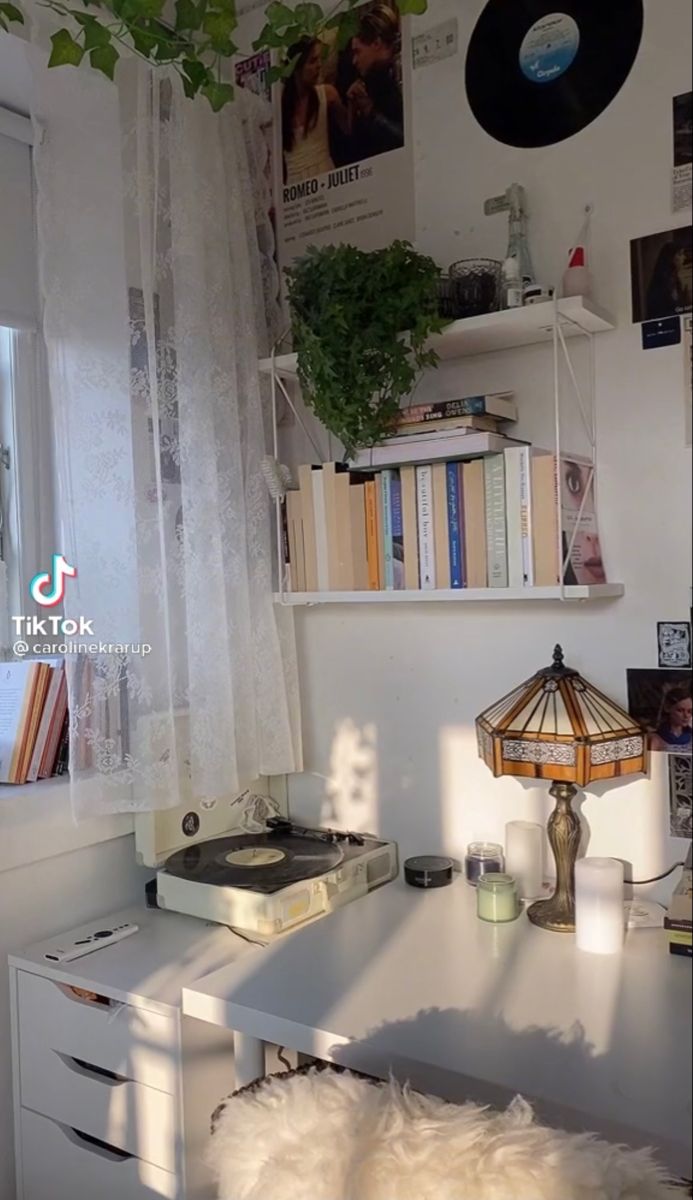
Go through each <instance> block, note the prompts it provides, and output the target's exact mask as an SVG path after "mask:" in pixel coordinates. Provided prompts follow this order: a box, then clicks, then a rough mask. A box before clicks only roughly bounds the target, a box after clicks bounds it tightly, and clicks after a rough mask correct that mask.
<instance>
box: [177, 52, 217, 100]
mask: <svg viewBox="0 0 693 1200" xmlns="http://www.w3.org/2000/svg"><path fill="white" fill-rule="evenodd" d="M181 68H182V70H183V74H184V75H185V76H186V77H187V80H188V82H189V83H190V85H191V86H192V87H193V88H194V91H195V92H199V90H200V88H201V87H203V86H204V84H205V83H207V82H208V81H209V79H210V74H209V68H208V67H206V66H205V65H204V63H201V62H200V60H199V58H184V59H183V61H182V63H181ZM183 86H184V87H185V79H184V80H183ZM186 94H187V93H186Z"/></svg>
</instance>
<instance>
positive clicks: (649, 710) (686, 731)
mask: <svg viewBox="0 0 693 1200" xmlns="http://www.w3.org/2000/svg"><path fill="white" fill-rule="evenodd" d="M626 675H627V679H628V712H629V713H630V715H631V716H632V717H633V718H634V719H635V720H636V721H637V722H638V723H639V724H640V725H642V727H643V729H644V730H645V731H646V732H647V733H649V735H650V749H651V750H660V751H663V752H664V753H666V754H681V755H683V754H690V753H691V723H692V719H693V714H692V709H693V706H692V703H691V672H690V671H678V670H671V669H668V670H651V669H648V668H645V669H642V670H641V669H640V668H638V667H631V668H629V669H628V671H627V672H626Z"/></svg>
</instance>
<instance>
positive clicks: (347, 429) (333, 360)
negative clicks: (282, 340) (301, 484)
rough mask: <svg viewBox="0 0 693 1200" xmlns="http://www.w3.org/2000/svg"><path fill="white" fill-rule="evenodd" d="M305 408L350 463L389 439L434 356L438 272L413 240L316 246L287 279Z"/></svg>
mask: <svg viewBox="0 0 693 1200" xmlns="http://www.w3.org/2000/svg"><path fill="white" fill-rule="evenodd" d="M286 275H287V279H288V288H289V292H288V294H289V305H290V308H291V324H292V335H293V344H294V349H295V350H296V352H297V358H298V377H299V381H300V384H301V391H302V395H303V398H304V400H305V401H306V402H307V403H308V404H309V405H310V407H311V408H312V409H313V410H314V412H315V414H316V416H317V417H318V418H319V419H320V420H321V421H322V423H323V425H325V427H326V428H327V429H329V430H330V431H331V432H332V433H333V434H334V435H335V436H336V437H338V438H339V440H340V441H341V443H342V445H343V446H344V450H345V455H346V457H347V458H352V457H353V456H354V454H355V452H356V451H357V450H359V449H361V448H363V447H368V446H373V445H375V444H376V443H377V442H379V441H382V439H383V438H384V437H386V436H387V435H388V434H389V433H391V432H392V428H393V425H394V423H395V420H396V418H397V415H398V413H399V407H400V400H401V399H402V398H403V397H404V396H407V395H409V394H410V393H411V391H412V389H413V388H414V386H415V384H416V382H417V379H418V376H419V374H420V372H421V371H422V370H423V369H424V368H425V367H434V366H436V364H437V362H438V356H437V354H436V353H435V351H434V350H432V349H430V348H428V347H427V345H426V343H427V339H428V337H429V335H430V334H431V333H435V332H439V331H440V330H441V329H442V328H443V327H444V325H445V321H443V320H442V319H441V317H440V316H439V311H438V283H439V278H440V269H439V268H438V267H437V266H436V264H435V263H434V261H433V259H431V258H428V257H427V256H426V255H423V254H419V253H418V252H417V251H416V250H415V249H414V248H413V246H411V245H410V243H409V242H402V241H397V242H393V243H392V244H391V245H389V246H386V247H385V248H384V249H383V250H374V251H370V252H368V251H365V250H358V249H357V248H356V247H355V246H349V245H342V246H323V247H321V248H317V247H315V246H312V247H310V248H309V249H308V251H307V252H306V254H305V255H304V257H303V258H301V259H299V260H298V262H296V263H295V264H294V265H293V266H292V267H290V268H289V269H288V270H287V272H286Z"/></svg>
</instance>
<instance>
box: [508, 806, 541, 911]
mask: <svg viewBox="0 0 693 1200" xmlns="http://www.w3.org/2000/svg"><path fill="white" fill-rule="evenodd" d="M543 850H544V830H543V828H542V826H541V825H537V824H535V822H533V821H508V823H507V825H506V826H505V869H506V871H507V872H508V874H509V875H512V876H513V877H514V878H515V879H516V880H517V890H518V892H519V893H520V896H521V898H522V899H523V900H534V899H535V897H536V896H540V895H541V891H542V884H543V882H544V854H543Z"/></svg>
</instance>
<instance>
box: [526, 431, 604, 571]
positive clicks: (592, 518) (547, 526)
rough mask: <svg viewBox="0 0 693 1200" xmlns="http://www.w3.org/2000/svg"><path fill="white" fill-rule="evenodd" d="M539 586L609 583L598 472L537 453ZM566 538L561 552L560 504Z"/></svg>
mask: <svg viewBox="0 0 693 1200" xmlns="http://www.w3.org/2000/svg"><path fill="white" fill-rule="evenodd" d="M531 482H532V499H531V521H532V535H531V541H532V550H533V555H534V584H535V585H536V586H537V587H551V586H555V585H556V584H558V583H560V581H561V575H562V576H563V583H564V584H566V585H574V584H599V583H606V573H605V570H604V564H603V561H602V553H601V544H600V540H599V530H598V525H597V511H596V504H595V488H594V468H593V466H592V464H591V463H590V462H589V461H588V460H587V459H583V458H579V457H577V456H569V455H561V460H560V464H558V462H557V459H556V455H555V454H552V453H550V452H542V451H540V450H535V451H534V452H533V454H532V456H531ZM559 503H560V512H561V524H562V536H561V550H560V552H559V532H558V519H559V518H558V505H559Z"/></svg>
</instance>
